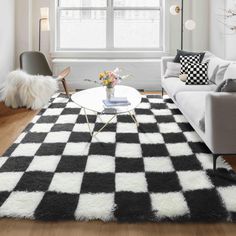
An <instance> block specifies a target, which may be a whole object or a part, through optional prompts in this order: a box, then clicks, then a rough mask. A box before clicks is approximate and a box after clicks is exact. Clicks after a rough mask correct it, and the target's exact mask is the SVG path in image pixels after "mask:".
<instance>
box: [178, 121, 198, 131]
mask: <svg viewBox="0 0 236 236" xmlns="http://www.w3.org/2000/svg"><path fill="white" fill-rule="evenodd" d="M178 126H179V127H180V129H181V130H182V132H191V131H194V129H193V127H192V126H191V125H190V124H189V123H178Z"/></svg>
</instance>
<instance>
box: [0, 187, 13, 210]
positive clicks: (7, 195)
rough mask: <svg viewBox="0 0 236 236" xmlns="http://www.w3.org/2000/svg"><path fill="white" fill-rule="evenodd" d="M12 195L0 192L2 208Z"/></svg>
mask: <svg viewBox="0 0 236 236" xmlns="http://www.w3.org/2000/svg"><path fill="white" fill-rule="evenodd" d="M10 194H11V193H10V192H6V191H5V192H0V207H1V206H2V204H3V203H4V202H5V201H6V200H7V198H8V197H9V195H10Z"/></svg>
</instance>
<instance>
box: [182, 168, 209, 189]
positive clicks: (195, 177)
mask: <svg viewBox="0 0 236 236" xmlns="http://www.w3.org/2000/svg"><path fill="white" fill-rule="evenodd" d="M177 174H178V177H179V181H180V184H181V186H182V188H183V191H193V190H199V189H211V188H213V185H212V183H211V181H210V179H209V177H208V176H207V175H206V173H205V172H204V171H179V172H177Z"/></svg>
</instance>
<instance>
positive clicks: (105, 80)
mask: <svg viewBox="0 0 236 236" xmlns="http://www.w3.org/2000/svg"><path fill="white" fill-rule="evenodd" d="M129 77H131V75H123V76H122V75H121V70H120V69H119V68H116V69H115V70H114V71H104V72H102V73H100V74H99V82H96V81H91V80H86V81H89V82H94V83H98V84H101V85H103V86H105V87H106V94H107V100H110V99H111V98H113V97H114V93H115V86H116V85H117V84H120V83H121V82H122V81H123V80H125V79H128V78H129Z"/></svg>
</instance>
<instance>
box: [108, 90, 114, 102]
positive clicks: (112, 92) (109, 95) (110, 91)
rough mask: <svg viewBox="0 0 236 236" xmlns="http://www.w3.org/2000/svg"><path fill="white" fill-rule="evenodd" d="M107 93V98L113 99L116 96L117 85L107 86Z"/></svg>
mask: <svg viewBox="0 0 236 236" xmlns="http://www.w3.org/2000/svg"><path fill="white" fill-rule="evenodd" d="M106 93H107V100H108V101H109V100H111V98H114V95H115V87H107V88H106Z"/></svg>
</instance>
